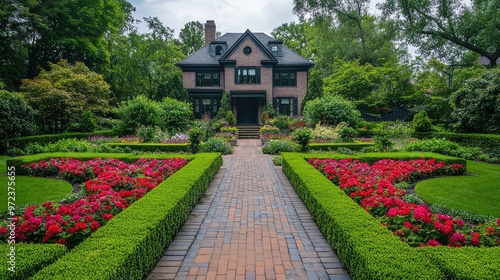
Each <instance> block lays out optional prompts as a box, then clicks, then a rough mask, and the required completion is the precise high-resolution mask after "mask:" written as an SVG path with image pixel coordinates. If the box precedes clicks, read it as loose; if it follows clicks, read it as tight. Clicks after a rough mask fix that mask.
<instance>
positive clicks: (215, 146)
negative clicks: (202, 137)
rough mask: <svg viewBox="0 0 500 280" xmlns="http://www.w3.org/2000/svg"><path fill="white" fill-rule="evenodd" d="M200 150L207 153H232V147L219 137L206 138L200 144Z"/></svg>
mask: <svg viewBox="0 0 500 280" xmlns="http://www.w3.org/2000/svg"><path fill="white" fill-rule="evenodd" d="M200 150H201V151H202V152H207V153H214V152H215V153H221V154H223V155H228V154H232V153H233V147H231V145H230V144H229V143H228V142H227V141H226V140H224V139H223V138H220V137H210V138H208V140H207V141H206V142H204V143H202V144H201V148H200Z"/></svg>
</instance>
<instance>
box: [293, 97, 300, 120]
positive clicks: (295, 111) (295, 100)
mask: <svg viewBox="0 0 500 280" xmlns="http://www.w3.org/2000/svg"><path fill="white" fill-rule="evenodd" d="M298 115H299V100H298V98H297V97H294V98H293V116H294V117H296V116H298Z"/></svg>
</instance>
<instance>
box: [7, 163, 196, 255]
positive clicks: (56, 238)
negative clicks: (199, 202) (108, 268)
mask: <svg viewBox="0 0 500 280" xmlns="http://www.w3.org/2000/svg"><path fill="white" fill-rule="evenodd" d="M187 163H188V162H187V161H186V160H185V159H182V158H173V159H164V160H157V159H139V160H138V161H136V162H135V163H133V164H127V163H124V162H122V161H119V160H117V159H100V158H97V159H93V160H89V161H83V162H82V161H79V160H75V159H66V158H61V159H50V160H49V161H40V162H36V163H32V164H30V165H28V166H23V168H25V169H27V170H28V172H29V173H30V174H31V175H36V176H41V175H44V176H52V175H55V174H57V173H59V172H60V174H62V176H63V177H64V178H65V179H67V180H69V181H71V182H74V183H81V182H84V184H83V187H85V190H86V195H85V196H84V197H83V198H82V199H80V200H77V201H75V202H74V203H70V204H61V205H59V204H55V203H54V204H53V203H52V202H50V201H49V202H45V203H43V204H42V205H40V206H38V205H35V206H30V207H28V208H27V209H26V211H25V212H24V214H23V215H22V216H19V217H15V218H14V220H16V231H15V233H16V242H28V243H61V244H66V245H68V246H69V247H73V246H75V245H76V244H78V243H79V242H81V241H82V240H83V239H85V238H86V237H87V236H89V235H90V234H91V233H92V232H94V231H96V230H97V229H98V228H99V227H101V226H103V225H105V224H106V222H107V221H109V220H110V219H112V218H113V217H114V215H116V214H118V213H120V212H121V211H122V210H123V209H125V208H127V207H128V206H129V205H130V204H132V203H133V202H135V201H136V200H138V199H140V198H141V197H143V196H144V194H146V193H147V192H148V191H149V190H151V189H153V188H154V187H156V186H157V185H159V184H160V183H161V182H163V180H165V179H166V178H167V177H169V176H170V175H172V174H173V173H174V172H176V171H177V170H179V169H181V168H182V167H183V166H185V165H186V164H187ZM7 233H8V230H7V224H6V222H4V223H2V224H0V239H1V240H6V239H7Z"/></svg>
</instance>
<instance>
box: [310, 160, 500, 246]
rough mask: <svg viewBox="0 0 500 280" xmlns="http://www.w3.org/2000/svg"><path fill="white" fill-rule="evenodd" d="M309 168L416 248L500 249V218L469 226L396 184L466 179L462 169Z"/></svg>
mask: <svg viewBox="0 0 500 280" xmlns="http://www.w3.org/2000/svg"><path fill="white" fill-rule="evenodd" d="M309 163H310V164H312V165H314V167H315V168H316V169H318V170H319V171H321V172H322V173H323V174H324V175H325V176H326V177H327V178H329V179H330V180H331V181H332V182H333V183H334V184H336V185H338V186H339V187H340V188H341V189H342V190H344V192H345V193H346V194H347V195H349V196H350V197H351V198H352V199H353V200H355V201H356V202H357V203H358V204H359V205H360V206H361V207H363V209H365V210H366V211H367V212H369V213H370V214H371V215H372V216H374V217H375V218H377V219H378V220H380V221H381V222H382V225H383V226H385V227H387V228H388V229H389V230H391V231H392V232H393V233H394V235H396V236H399V237H400V238H401V240H403V241H405V242H407V243H408V244H410V245H411V246H439V245H448V246H453V247H461V246H465V245H469V246H499V245H500V219H498V220H497V223H496V224H479V225H471V224H466V223H465V222H464V221H463V220H460V219H457V218H454V217H451V216H449V215H445V214H439V213H437V214H435V213H432V212H431V210H430V208H429V207H428V206H426V205H416V204H414V203H408V202H406V201H404V200H403V196H404V195H405V194H406V192H405V191H404V190H402V189H399V188H397V187H396V186H395V185H396V184H397V183H398V182H402V181H413V180H417V179H422V178H428V177H432V176H436V175H461V174H464V173H465V168H464V166H462V165H460V164H453V165H445V164H444V163H443V162H437V161H436V160H434V159H430V160H424V159H419V160H409V161H402V160H398V161H394V160H390V159H384V160H380V161H378V162H375V163H374V164H373V165H371V166H370V165H369V164H368V163H363V162H359V161H357V160H352V159H343V160H332V159H310V160H309Z"/></svg>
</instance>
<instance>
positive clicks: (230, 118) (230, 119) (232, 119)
mask: <svg viewBox="0 0 500 280" xmlns="http://www.w3.org/2000/svg"><path fill="white" fill-rule="evenodd" d="M226 121H227V124H228V125H230V126H234V125H236V118H235V117H234V114H233V112H232V111H228V112H227V114H226Z"/></svg>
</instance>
